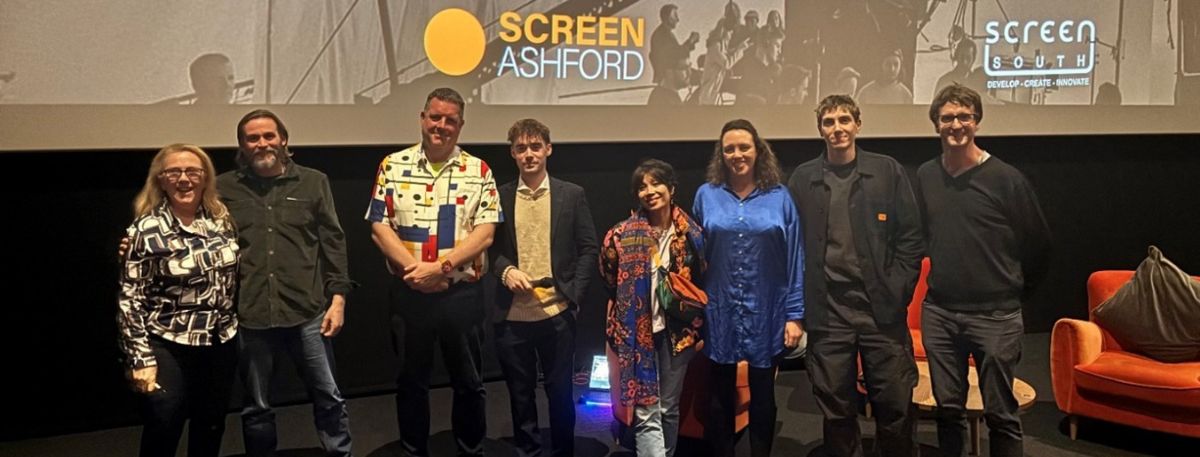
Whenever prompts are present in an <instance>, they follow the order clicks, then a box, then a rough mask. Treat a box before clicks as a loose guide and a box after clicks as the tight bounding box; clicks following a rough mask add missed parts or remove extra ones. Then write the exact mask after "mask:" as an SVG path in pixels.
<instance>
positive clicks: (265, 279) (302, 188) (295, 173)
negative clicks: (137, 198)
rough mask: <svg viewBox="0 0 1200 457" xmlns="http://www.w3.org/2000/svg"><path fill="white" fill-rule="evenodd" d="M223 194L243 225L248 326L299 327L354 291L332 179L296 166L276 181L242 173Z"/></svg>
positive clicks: (241, 304)
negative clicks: (335, 299)
mask: <svg viewBox="0 0 1200 457" xmlns="http://www.w3.org/2000/svg"><path fill="white" fill-rule="evenodd" d="M217 189H218V190H219V191H220V193H221V200H223V201H224V202H225V205H226V206H228V207H229V212H230V213H231V214H232V215H233V220H234V223H235V224H237V226H238V245H239V246H241V248H242V263H241V274H240V278H241V285H240V287H239V289H238V317H239V318H240V319H241V325H242V326H244V327H247V328H253V329H265V328H272V327H294V326H297V325H300V324H302V323H304V322H308V321H309V320H311V319H313V318H314V317H316V316H317V315H318V314H320V313H321V312H323V311H324V310H325V306H326V304H327V303H328V302H329V296H332V295H333V294H342V295H345V294H346V293H348V292H350V289H351V288H352V283H351V282H350V279H349V277H348V276H347V267H346V234H345V232H343V231H342V226H341V223H339V222H338V217H337V212H336V211H335V210H334V206H333V194H332V192H330V190H329V178H327V177H326V176H325V174H324V173H321V172H319V171H317V170H314V169H311V168H307V167H302V166H300V165H297V164H295V163H291V164H289V165H288V167H287V170H286V171H285V172H284V174H283V175H281V176H279V177H276V178H260V177H259V176H258V175H256V174H255V173H254V172H253V171H252V170H250V169H241V170H234V171H230V172H227V173H223V174H221V176H220V177H219V178H217Z"/></svg>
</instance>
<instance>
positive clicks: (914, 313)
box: [908, 257, 929, 360]
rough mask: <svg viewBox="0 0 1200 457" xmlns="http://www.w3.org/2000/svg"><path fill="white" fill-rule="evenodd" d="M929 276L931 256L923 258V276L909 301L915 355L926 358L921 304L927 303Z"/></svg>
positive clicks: (922, 358)
mask: <svg viewBox="0 0 1200 457" xmlns="http://www.w3.org/2000/svg"><path fill="white" fill-rule="evenodd" d="M928 278H929V257H926V258H924V259H921V277H920V278H918V279H917V286H916V288H914V289H913V297H912V301H910V302H908V333H910V334H912V342H913V357H915V358H916V359H917V360H925V345H924V344H922V343H921V304H922V303H925V293H926V292H928V291H929V285H928V284H926V282H925V281H926V280H927V279H928Z"/></svg>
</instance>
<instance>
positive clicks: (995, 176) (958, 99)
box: [917, 84, 1050, 456]
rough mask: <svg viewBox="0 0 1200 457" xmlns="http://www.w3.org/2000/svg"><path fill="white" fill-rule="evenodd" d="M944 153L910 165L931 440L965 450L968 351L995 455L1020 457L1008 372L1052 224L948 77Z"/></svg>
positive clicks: (940, 101)
mask: <svg viewBox="0 0 1200 457" xmlns="http://www.w3.org/2000/svg"><path fill="white" fill-rule="evenodd" d="M929 118H930V120H931V121H933V125H934V127H935V128H936V130H937V132H938V134H939V135H940V136H941V140H942V154H941V155H940V156H939V157H937V158H934V159H932V160H930V161H928V162H926V163H925V164H923V165H921V168H920V169H919V170H918V171H917V184H918V187H919V189H920V191H919V195H920V199H921V203H922V207H923V208H924V210H925V213H924V217H925V227H926V230H927V233H928V236H929V250H928V254H929V257H930V261H931V270H930V273H929V293H928V295H927V296H926V299H925V303H924V307H923V309H922V314H921V330H922V335H923V336H922V341H923V342H924V344H925V353H926V356H927V357H928V359H929V374H930V379H931V380H932V382H933V395H934V398H935V399H936V400H937V403H938V405H939V406H940V407H939V408H938V417H937V421H938V446H939V447H940V448H941V451H942V454H943V455H947V456H965V455H966V453H965V452H966V449H965V447H964V442H965V441H966V434H967V429H966V419H965V416H964V407H965V404H966V399H967V379H966V377H967V369H968V357H971V356H973V357H974V358H975V366H976V369H977V370H978V372H979V390H980V393H981V394H982V395H983V404H984V412H983V417H984V419H985V420H986V421H987V425H988V433H989V436H988V441H989V442H988V445H989V448H990V451H991V453H990V455H992V456H1021V455H1023V453H1022V452H1023V451H1022V432H1021V420H1020V418H1018V417H1017V401H1016V399H1014V398H1013V392H1012V385H1013V369H1014V368H1015V367H1016V365H1017V361H1019V360H1020V358H1021V335H1022V333H1024V324H1023V323H1022V320H1021V298H1022V296H1024V295H1025V292H1026V291H1027V290H1029V289H1030V288H1031V287H1032V286H1033V285H1035V284H1036V283H1037V282H1038V280H1039V279H1041V277H1042V276H1043V274H1044V273H1045V267H1046V259H1047V254H1048V253H1049V247H1050V230H1049V228H1048V227H1047V226H1046V219H1045V217H1044V216H1043V215H1042V209H1041V207H1040V206H1039V205H1038V200H1037V196H1036V195H1035V194H1034V192H1033V187H1032V186H1031V185H1030V184H1029V181H1028V180H1026V179H1025V176H1024V175H1022V174H1021V172H1020V171H1017V169H1016V168H1013V167H1012V166H1010V165H1009V164H1007V163H1004V162H1003V161H1001V160H1000V159H997V158H995V157H993V156H991V155H990V154H988V152H987V151H984V150H983V149H980V148H979V147H978V146H977V145H976V144H975V133H976V131H978V130H979V122H980V121H982V120H983V103H982V101H981V99H980V97H979V94H978V93H976V92H975V91H974V90H971V89H969V88H967V87H965V86H962V85H958V84H954V85H951V86H947V87H946V88H945V89H942V90H941V91H939V92H938V94H937V96H935V97H934V100H933V103H932V104H931V105H930V107H929Z"/></svg>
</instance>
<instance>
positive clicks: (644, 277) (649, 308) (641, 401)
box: [600, 159, 705, 457]
mask: <svg viewBox="0 0 1200 457" xmlns="http://www.w3.org/2000/svg"><path fill="white" fill-rule="evenodd" d="M677 184H678V182H677V180H676V178H675V170H674V169H673V168H672V167H671V165H670V164H667V163H666V162H663V161H661V160H655V159H650V160H647V161H644V162H642V163H641V164H640V165H639V166H638V167H637V169H636V170H634V172H633V177H632V180H631V182H630V187H631V189H630V190H631V191H632V193H633V194H634V195H635V196H636V197H637V200H638V203H639V204H640V206H641V207H640V209H638V210H637V211H634V212H633V214H632V215H630V217H629V219H626V220H624V221H622V222H620V223H618V224H617V225H616V226H614V227H613V228H612V229H611V230H609V231H608V234H607V235H605V237H604V244H603V248H602V249H601V255H600V272H601V275H602V276H603V277H604V279H605V283H606V285H607V286H608V291H609V294H610V304H609V309H608V325H607V328H606V333H607V335H608V345H609V348H610V349H611V350H612V352H613V354H614V355H615V361H614V362H615V363H610V366H613V367H614V371H613V372H611V373H610V379H611V380H612V386H613V387H612V388H613V389H614V401H619V402H620V404H621V405H623V406H625V407H626V410H629V409H632V411H631V412H632V414H631V416H632V417H626V419H627V420H628V422H629V424H630V425H632V426H633V431H634V436H635V441H636V445H637V455H638V456H640V457H645V456H656V457H670V456H671V455H673V454H674V452H675V443H676V439H677V437H678V435H679V397H680V393H681V391H682V389H683V377H684V374H685V373H686V372H687V364H688V361H690V360H691V358H692V356H693V355H695V353H696V343H698V342H699V340H700V330H701V327H702V326H703V325H704V309H703V308H702V306H703V301H704V300H703V299H701V300H695V298H696V297H695V296H688V295H687V294H686V293H684V294H680V293H679V291H680V290H686V289H688V288H689V287H688V286H692V285H694V286H696V287H697V288H699V287H702V286H703V284H702V283H701V281H700V280H701V276H702V274H703V270H704V265H705V264H704V259H703V257H702V256H703V254H702V253H703V252H704V245H703V243H704V241H703V240H704V238H703V235H702V234H701V230H700V226H699V225H698V224H696V222H695V221H694V220H692V218H691V216H688V215H687V213H685V212H684V211H683V209H681V208H679V207H678V206H677V205H675V203H674V201H673V198H672V197H673V196H674V194H675V190H676V186H677ZM673 282H674V284H675V285H676V287H674V288H672V283H673ZM618 393H619V395H617V394H618ZM630 407H631V408H630Z"/></svg>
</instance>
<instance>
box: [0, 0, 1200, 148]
mask: <svg viewBox="0 0 1200 457" xmlns="http://www.w3.org/2000/svg"><path fill="white" fill-rule="evenodd" d="M1197 49H1200V1H1194V0H1055V1H1046V0H842V1H826V0H738V1H686V2H685V1H681V0H675V1H674V2H671V1H664V0H438V1H428V0H421V1H418V0H413V1H406V0H312V1H303V2H298V1H282V0H263V1H252V2H247V1H244V0H205V1H191V2H184V1H166V2H164V1H156V0H108V1H104V2H56V1H41V0H4V1H3V2H0V150H8V151H14V150H67V149H98V150H103V149H113V150H120V149H129V148H157V147H160V146H162V145H163V144H166V143H172V142H180V141H182V142H192V143H197V144H201V145H205V146H231V145H233V144H234V143H235V136H234V132H233V128H234V125H235V124H236V122H237V119H239V118H240V117H241V115H242V114H244V113H245V112H247V111H249V110H250V109H253V108H256V107H263V106H266V107H270V108H271V109H274V110H276V111H277V112H279V113H280V114H281V116H283V118H284V119H285V120H287V121H288V123H289V127H290V130H291V131H292V132H293V137H294V143H295V144H297V145H300V144H303V145H357V144H405V143H410V142H412V141H415V139H416V138H417V131H416V127H417V125H416V121H417V119H418V113H419V112H420V110H421V106H422V103H423V102H424V100H425V96H426V94H428V92H429V91H430V90H432V89H434V88H436V87H442V86H447V87H453V88H456V89H458V90H459V91H460V92H461V93H462V94H463V95H464V96H465V97H466V98H467V100H468V104H467V110H466V113H465V118H466V120H467V124H466V125H465V127H464V129H463V137H462V141H464V142H467V143H496V142H502V141H503V140H504V134H505V132H506V130H507V127H508V126H509V125H510V124H511V123H512V122H513V121H515V120H517V119H519V118H523V117H536V118H539V119H541V120H543V121H545V122H546V123H547V124H549V125H550V126H551V127H552V128H553V129H554V132H555V138H556V140H557V141H558V142H610V141H611V142H624V141H658V140H707V139H712V138H715V136H716V133H717V132H718V131H719V129H720V126H721V124H722V123H723V122H724V121H726V120H728V119H732V118H735V117H745V118H747V119H750V120H752V121H754V122H755V123H756V124H757V125H759V129H760V131H762V132H763V134H764V135H766V136H768V137H771V138H810V137H815V134H816V128H815V122H814V114H813V109H814V107H815V106H816V103H817V101H819V100H820V99H821V98H822V97H824V96H825V95H828V94H833V93H847V94H853V95H854V96H855V97H856V98H857V99H858V101H859V102H860V104H862V105H863V106H864V108H863V113H864V114H863V122H864V127H863V134H864V136H877V137H913V136H932V135H933V134H934V132H933V127H932V124H931V123H930V121H929V118H928V105H929V102H930V101H931V100H932V99H933V97H934V95H935V93H936V90H937V89H938V88H939V87H943V86H945V85H947V84H951V83H961V84H964V85H967V86H968V87H972V88H975V89H976V90H978V91H979V92H981V93H982V94H984V99H985V105H986V117H985V120H984V121H983V123H982V129H983V130H982V133H981V134H985V135H1061V134H1135V133H1197V132H1200V120H1198V119H1197V116H1195V114H1194V112H1192V111H1191V109H1192V107H1195V106H1197V105H1200V51H1197Z"/></svg>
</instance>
